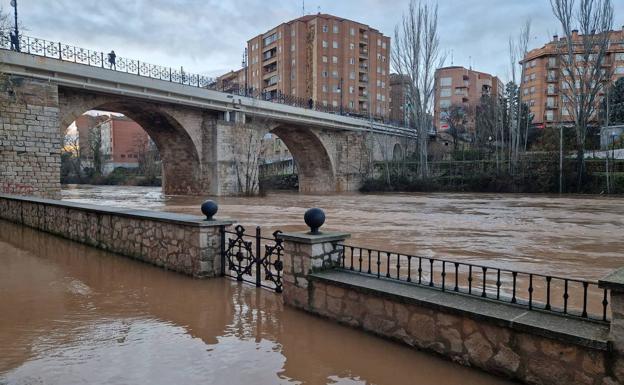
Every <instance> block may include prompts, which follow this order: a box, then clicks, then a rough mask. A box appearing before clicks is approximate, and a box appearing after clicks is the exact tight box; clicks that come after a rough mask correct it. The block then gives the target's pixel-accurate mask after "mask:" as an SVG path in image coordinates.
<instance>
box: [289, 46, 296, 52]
mask: <svg viewBox="0 0 624 385" xmlns="http://www.w3.org/2000/svg"><path fill="white" fill-rule="evenodd" d="M290 52H295V45H294V44H293V45H291V46H290Z"/></svg>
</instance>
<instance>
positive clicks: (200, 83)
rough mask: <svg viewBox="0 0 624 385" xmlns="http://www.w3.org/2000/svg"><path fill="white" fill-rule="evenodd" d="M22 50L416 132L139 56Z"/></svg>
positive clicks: (6, 43)
mask: <svg viewBox="0 0 624 385" xmlns="http://www.w3.org/2000/svg"><path fill="white" fill-rule="evenodd" d="M19 41H20V44H19V51H20V52H22V53H27V54H31V55H37V56H43V57H48V58H53V59H58V60H63V61H68V62H72V63H78V64H84V65H88V66H92V67H100V68H104V69H108V70H111V71H117V72H123V73H128V74H133V75H138V76H143V77H148V78H150V79H158V80H164V81H168V82H172V83H177V84H183V85H188V86H193V87H200V88H206V89H211V90H214V91H219V92H224V93H229V94H233V95H238V96H244V97H248V98H253V99H259V100H264V101H267V102H272V103H278V104H285V105H290V106H293V107H299V108H305V109H311V110H315V111H319V112H326V113H330V114H340V115H345V116H350V117H353V118H356V119H362V120H369V121H371V122H373V121H374V122H378V123H383V124H387V125H391V126H394V127H395V128H396V129H397V130H399V131H396V132H397V133H400V134H402V135H414V133H413V130H409V129H408V128H406V127H405V125H404V124H403V122H395V121H392V120H389V119H388V118H386V117H384V116H380V115H374V114H373V115H369V114H367V113H362V112H359V111H356V110H354V109H350V108H346V107H342V108H341V107H334V106H332V105H323V104H322V103H319V102H318V101H314V100H311V99H305V98H300V97H296V96H293V95H285V94H282V93H270V92H264V91H262V90H257V89H253V88H247V89H246V88H245V87H244V86H242V87H228V88H227V89H225V88H222V89H218V85H217V82H216V80H215V79H214V78H212V77H209V76H205V75H199V74H194V73H190V72H186V71H184V69H183V68H179V69H177V68H171V67H165V66H160V65H156V64H150V63H146V62H143V61H140V60H136V59H128V58H124V57H120V56H116V57H115V64H112V63H111V62H109V59H108V54H106V53H104V52H100V51H94V50H90V49H86V48H81V47H76V46H73V45H68V44H63V43H60V42H55V41H49V40H45V39H39V38H36V37H30V36H24V35H21V36H20V39H19ZM0 49H4V50H15V47H13V46H12V44H11V40H10V38H9V36H7V35H6V34H4V35H3V34H2V33H0Z"/></svg>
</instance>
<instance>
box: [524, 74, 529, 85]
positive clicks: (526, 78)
mask: <svg viewBox="0 0 624 385" xmlns="http://www.w3.org/2000/svg"><path fill="white" fill-rule="evenodd" d="M524 82H525V83H528V82H529V75H525V76H524Z"/></svg>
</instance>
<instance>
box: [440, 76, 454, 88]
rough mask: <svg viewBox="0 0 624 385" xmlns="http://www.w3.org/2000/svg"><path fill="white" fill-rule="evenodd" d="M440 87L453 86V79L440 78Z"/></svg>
mask: <svg viewBox="0 0 624 385" xmlns="http://www.w3.org/2000/svg"><path fill="white" fill-rule="evenodd" d="M440 85H441V86H447V87H450V86H451V85H453V78H440Z"/></svg>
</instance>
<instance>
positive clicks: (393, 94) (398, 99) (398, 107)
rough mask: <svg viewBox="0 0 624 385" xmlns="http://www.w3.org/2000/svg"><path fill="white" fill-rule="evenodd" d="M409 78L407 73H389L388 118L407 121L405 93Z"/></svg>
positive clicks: (402, 121)
mask: <svg viewBox="0 0 624 385" xmlns="http://www.w3.org/2000/svg"><path fill="white" fill-rule="evenodd" d="M409 82H410V78H409V76H407V75H399V74H390V120H391V121H393V122H400V123H406V122H407V115H406V113H407V105H406V95H407V92H408V90H409V88H408V84H409Z"/></svg>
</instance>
